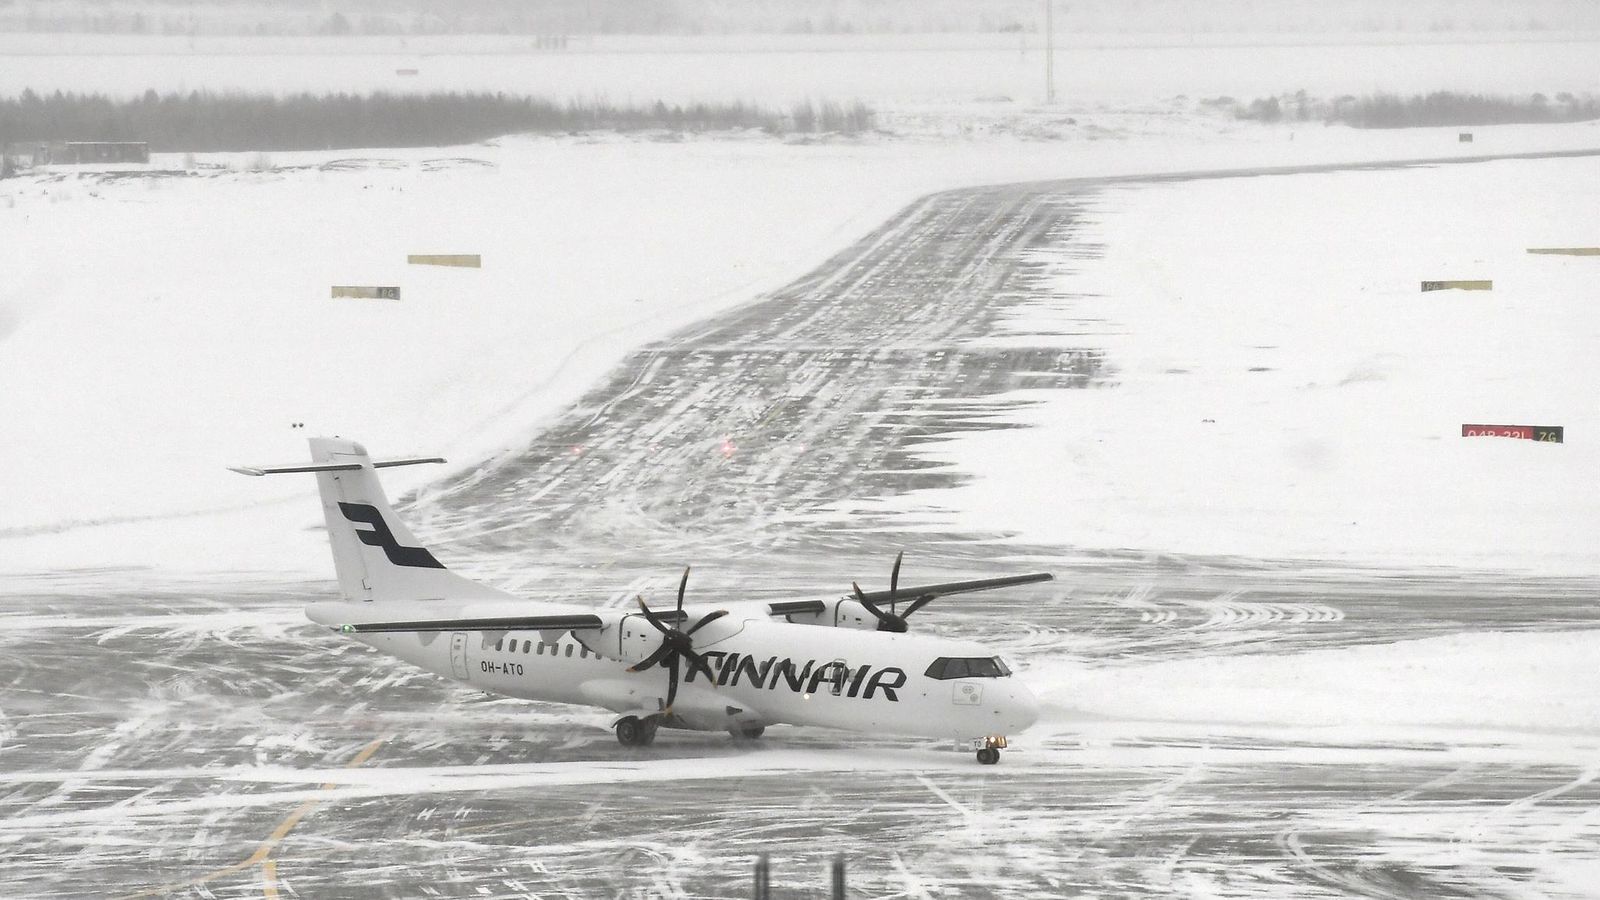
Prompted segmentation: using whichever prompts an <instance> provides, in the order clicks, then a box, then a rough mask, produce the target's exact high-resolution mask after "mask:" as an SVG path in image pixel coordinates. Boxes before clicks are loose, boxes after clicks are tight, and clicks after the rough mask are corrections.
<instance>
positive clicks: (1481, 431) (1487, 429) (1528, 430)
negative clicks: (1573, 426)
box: [1461, 425, 1565, 444]
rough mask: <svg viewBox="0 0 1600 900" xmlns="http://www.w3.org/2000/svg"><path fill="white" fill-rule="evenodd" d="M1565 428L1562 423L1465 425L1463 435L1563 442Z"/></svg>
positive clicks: (1554, 442)
mask: <svg viewBox="0 0 1600 900" xmlns="http://www.w3.org/2000/svg"><path fill="white" fill-rule="evenodd" d="M1564 432H1565V429H1564V428H1563V427H1562V426H1560V425H1463V426H1461V436H1462V437H1508V438H1521V439H1522V440H1525V441H1544V442H1546V443H1550V444H1560V443H1562V438H1563V437H1564V436H1565V434H1564Z"/></svg>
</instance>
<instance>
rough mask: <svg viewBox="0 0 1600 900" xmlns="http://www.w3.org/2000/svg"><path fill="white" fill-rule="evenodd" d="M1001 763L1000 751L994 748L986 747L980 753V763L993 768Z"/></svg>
mask: <svg viewBox="0 0 1600 900" xmlns="http://www.w3.org/2000/svg"><path fill="white" fill-rule="evenodd" d="M999 761H1000V751H999V750H996V749H994V748H993V747H985V748H983V749H982V750H979V751H978V762H980V763H983V764H984V765H986V766H992V765H994V764H995V763H997V762H999Z"/></svg>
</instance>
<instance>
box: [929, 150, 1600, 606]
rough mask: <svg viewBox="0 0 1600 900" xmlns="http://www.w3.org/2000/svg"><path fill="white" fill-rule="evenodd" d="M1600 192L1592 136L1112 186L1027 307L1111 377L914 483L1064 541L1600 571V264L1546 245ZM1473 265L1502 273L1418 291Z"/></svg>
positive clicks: (958, 448)
mask: <svg viewBox="0 0 1600 900" xmlns="http://www.w3.org/2000/svg"><path fill="white" fill-rule="evenodd" d="M1597 208H1600V162H1596V161H1595V160H1593V159H1587V158H1586V159H1569V160H1545V161H1522V160H1516V161H1506V162H1497V163H1484V164H1480V165H1473V166H1464V167H1463V166H1445V167H1440V168H1436V169H1430V170H1415V169H1404V170H1390V171H1382V172H1342V173H1330V174H1311V175H1295V176H1289V177H1261V178H1250V179H1231V180H1222V181H1195V182H1189V183H1183V184H1161V185H1154V186H1133V187H1123V188H1114V189H1112V190H1110V191H1108V192H1107V193H1106V194H1105V195H1103V196H1102V197H1100V198H1099V199H1098V200H1096V201H1095V203H1094V210H1093V212H1092V213H1091V214H1090V216H1091V218H1092V219H1094V220H1096V221H1097V229H1096V230H1097V232H1098V235H1099V237H1098V239H1099V240H1101V241H1103V242H1104V243H1105V252H1104V256H1103V257H1100V258H1083V257H1082V256H1081V255H1078V256H1073V255H1069V253H1070V251H1071V250H1072V248H1071V247H1070V246H1068V247H1066V248H1064V249H1062V250H1054V249H1046V250H1044V251H1041V252H1040V254H1039V257H1040V260H1041V261H1042V262H1044V263H1045V264H1046V265H1047V266H1048V268H1049V271H1050V273H1051V274H1050V275H1049V280H1050V282H1051V286H1052V289H1053V293H1054V297H1053V299H1052V300H1050V301H1048V302H1041V303H1038V304H1035V305H1033V306H1032V307H1030V308H1029V309H1028V310H1027V311H1026V312H1024V313H1023V314H1022V315H1020V316H1018V317H1016V318H1015V320H1014V321H1013V322H1012V323H1011V326H1010V327H1011V328H1012V329H1014V330H1015V332H1016V333H1017V334H1018V340H1019V341H1023V342H1025V343H1037V342H1038V337H1037V335H1038V334H1040V333H1046V334H1051V333H1059V334H1066V335H1069V336H1067V337H1058V338H1053V339H1052V340H1055V341H1057V342H1060V343H1062V344H1063V345H1064V346H1094V347H1103V348H1105V349H1106V350H1107V352H1108V354H1109V359H1110V360H1111V361H1112V363H1113V365H1114V366H1115V367H1116V369H1117V373H1116V375H1115V381H1116V382H1117V386H1116V387H1115V388H1114V389H1109V390H1099V391H1073V392H1052V393H1050V394H1049V395H1048V396H1047V397H1046V396H1041V399H1042V400H1043V401H1044V402H1043V405H1041V406H1039V407H1036V408H1033V409H1031V410H1029V411H1027V412H1026V413H1024V414H1023V416H1022V418H1023V419H1024V420H1025V421H1027V422H1028V423H1029V424H1031V425H1033V426H1035V427H1033V428H1030V429H1025V430H1022V431H1013V432H980V433H972V434H969V435H965V436H962V437H960V438H958V439H956V440H954V441H952V442H950V443H949V444H947V445H945V446H943V447H941V448H939V449H938V450H936V451H934V452H933V453H932V455H933V456H935V457H936V458H939V459H944V460H948V461H951V462H953V463H955V464H956V465H957V466H958V467H960V468H961V469H962V470H964V471H970V472H974V473H977V474H978V475H979V476H980V477H979V478H978V479H977V481H976V482H974V483H973V484H971V485H969V486H966V487H963V488H959V489H957V490H955V491H953V492H948V493H950V494H952V495H953V496H944V495H943V494H944V493H945V492H936V493H933V494H929V495H924V496H922V497H919V498H906V499H905V501H904V502H905V503H907V504H908V505H915V504H926V505H928V506H931V507H939V506H941V505H943V506H948V507H949V508H950V509H952V510H954V511H955V512H954V513H953V514H952V515H953V518H954V519H955V520H957V521H960V522H962V523H964V524H966V525H968V526H973V525H976V526H979V527H982V528H990V529H997V530H1011V531H1020V532H1022V534H1023V535H1024V536H1025V538H1026V539H1030V540H1035V541H1039V542H1043V543H1051V544H1066V545H1072V546H1085V547H1097V548H1099V547H1124V548H1138V549H1145V550H1157V551H1169V552H1192V553H1202V554H1245V555H1251V556H1261V557H1304V558H1318V559H1341V560H1347V561H1363V562H1372V561H1382V562H1390V563H1416V562H1426V563H1430V564H1445V565H1452V564H1454V565H1466V566H1481V567H1487V568H1511V569H1527V570H1530V571H1538V572H1546V573H1557V572H1565V573H1581V574H1586V575H1592V574H1595V573H1597V572H1600V554H1597V553H1596V552H1595V547H1596V546H1600V489H1597V488H1596V485H1595V481H1594V474H1593V473H1594V472H1595V471H1596V469H1597V465H1600V442H1597V441H1596V440H1595V439H1594V437H1593V435H1594V434H1595V432H1596V426H1597V424H1600V410H1597V407H1596V404H1595V397H1596V395H1597V393H1600V361H1597V358H1596V356H1595V354H1594V352H1593V348H1594V347H1595V346H1596V345H1597V344H1600V309H1597V308H1596V305H1595V301H1596V286H1597V284H1600V267H1597V265H1596V264H1595V262H1594V258H1593V257H1559V256H1542V255H1530V254H1528V253H1527V252H1526V250H1527V248H1529V247H1551V246H1556V247H1564V246H1577V245H1582V246H1587V245H1591V244H1593V243H1595V240H1594V236H1595V231H1594V224H1595V213H1594V211H1595V209H1597ZM1456 278H1461V279H1490V280H1492V282H1493V290H1492V291H1486V292H1462V291H1436V292H1429V293H1422V292H1421V291H1420V286H1421V285H1420V282H1422V281H1425V280H1435V279H1456ZM1086 320H1087V321H1086ZM1084 334H1087V335H1088V336H1087V337H1080V336H1079V335H1084ZM1469 423H1471V424H1527V425H1560V426H1565V428H1566V443H1564V444H1540V443H1534V442H1530V441H1515V440H1506V439H1500V438H1474V439H1463V438H1462V437H1461V426H1462V425H1464V424H1469ZM1024 495H1026V496H1029V497H1032V498H1034V499H1035V501H1037V502H1035V503H1033V504H1029V505H1026V506H1023V507H1020V508H1019V505H1018V504H1017V503H1016V501H1015V498H1016V497H1018V496H1024Z"/></svg>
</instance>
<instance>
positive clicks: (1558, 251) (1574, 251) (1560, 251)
mask: <svg viewBox="0 0 1600 900" xmlns="http://www.w3.org/2000/svg"><path fill="white" fill-rule="evenodd" d="M1528 252H1529V253H1542V254H1546V255H1550V256H1600V247H1529V248H1528Z"/></svg>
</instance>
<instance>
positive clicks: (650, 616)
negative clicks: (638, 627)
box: [639, 595, 672, 634]
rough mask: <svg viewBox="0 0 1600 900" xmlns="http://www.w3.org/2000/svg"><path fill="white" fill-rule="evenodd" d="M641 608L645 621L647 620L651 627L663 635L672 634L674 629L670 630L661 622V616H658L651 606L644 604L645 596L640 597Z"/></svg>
mask: <svg viewBox="0 0 1600 900" xmlns="http://www.w3.org/2000/svg"><path fill="white" fill-rule="evenodd" d="M639 608H640V609H642V610H644V617H645V619H647V620H648V621H649V622H650V624H651V625H654V626H655V627H656V630H657V631H659V632H661V633H662V634H669V633H671V631H672V629H670V628H668V627H667V626H666V625H665V624H663V623H662V621H661V618H660V617H659V616H657V615H656V614H655V612H654V611H653V610H651V609H650V605H649V604H647V603H645V602H644V596H643V595H640V597H639Z"/></svg>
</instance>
